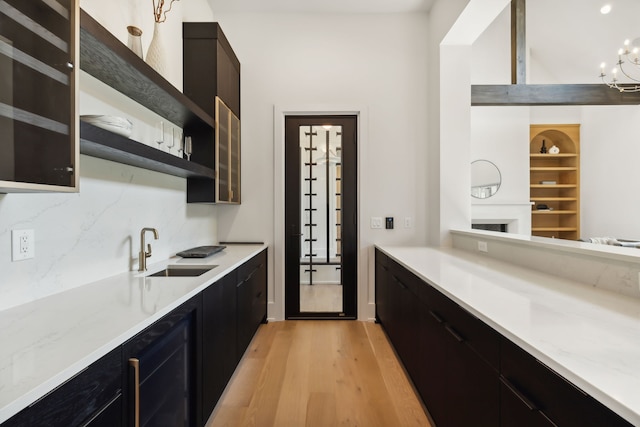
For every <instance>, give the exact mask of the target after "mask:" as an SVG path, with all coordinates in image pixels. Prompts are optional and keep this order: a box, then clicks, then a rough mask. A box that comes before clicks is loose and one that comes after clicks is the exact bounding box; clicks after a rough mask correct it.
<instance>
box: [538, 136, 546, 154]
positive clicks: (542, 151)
mask: <svg viewBox="0 0 640 427" xmlns="http://www.w3.org/2000/svg"><path fill="white" fill-rule="evenodd" d="M540 153H542V154H546V153H547V146H546V145H545V141H544V139H543V140H542V147H540Z"/></svg>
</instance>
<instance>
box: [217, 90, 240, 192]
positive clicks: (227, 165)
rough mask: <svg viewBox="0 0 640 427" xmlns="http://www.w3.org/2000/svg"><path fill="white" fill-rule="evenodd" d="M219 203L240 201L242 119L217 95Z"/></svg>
mask: <svg viewBox="0 0 640 427" xmlns="http://www.w3.org/2000/svg"><path fill="white" fill-rule="evenodd" d="M216 176H217V179H218V184H217V188H218V192H217V194H216V202H218V203H236V204H239V203H240V119H238V117H237V116H236V115H235V114H233V112H232V111H231V110H230V109H229V107H227V105H226V104H225V103H224V102H223V101H222V100H221V99H220V98H218V97H216Z"/></svg>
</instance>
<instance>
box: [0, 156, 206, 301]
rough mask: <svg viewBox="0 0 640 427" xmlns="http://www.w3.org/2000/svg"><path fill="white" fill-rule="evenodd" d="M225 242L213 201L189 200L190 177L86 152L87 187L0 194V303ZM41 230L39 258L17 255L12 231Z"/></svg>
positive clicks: (82, 168)
mask: <svg viewBox="0 0 640 427" xmlns="http://www.w3.org/2000/svg"><path fill="white" fill-rule="evenodd" d="M143 227H154V228H156V229H157V230H158V232H159V235H160V236H159V237H160V238H159V239H158V240H153V236H152V235H151V234H149V233H148V234H147V236H146V239H147V242H148V243H151V245H152V248H153V255H152V258H151V259H150V261H149V262H153V260H154V259H155V260H161V259H166V258H168V257H169V256H171V255H174V254H175V253H176V252H178V251H180V250H182V249H186V248H189V247H193V246H198V245H204V244H210V243H214V242H217V214H216V207H215V206H213V205H195V204H187V202H186V179H184V178H178V177H174V176H170V175H165V174H161V173H157V172H153V171H148V170H145V169H140V168H136V167H131V166H127V165H122V164H119V163H114V162H110V161H107V160H102V159H97V158H93V157H88V156H84V155H82V156H80V192H79V193H74V194H65V193H50V194H1V195H0V242H2V244H0V271H2V280H0V310H3V309H6V308H9V307H12V306H16V305H19V304H23V303H26V302H29V301H32V300H35V299H38V298H42V297H44V296H47V295H50V294H54V293H58V292H61V291H64V290H67V289H71V288H74V287H77V286H81V285H83V284H86V283H90V282H92V281H95V280H99V279H102V278H105V277H109V276H113V275H115V274H118V273H122V272H126V271H130V270H134V269H137V265H138V264H137V257H138V252H139V250H140V230H141V229H142V228H143ZM15 229H33V230H34V231H35V258H33V259H29V260H24V261H16V262H12V261H11V230H15Z"/></svg>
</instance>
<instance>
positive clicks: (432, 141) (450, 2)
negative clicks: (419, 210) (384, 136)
mask: <svg viewBox="0 0 640 427" xmlns="http://www.w3.org/2000/svg"><path fill="white" fill-rule="evenodd" d="M468 3H469V0H455V1H454V0H437V1H436V2H435V3H434V5H433V7H432V9H431V12H429V55H428V56H429V74H428V76H427V79H428V82H429V116H428V120H429V140H428V152H429V156H428V160H427V173H428V179H427V192H426V193H424V195H422V197H423V198H424V200H425V202H426V203H427V206H428V208H429V209H428V216H427V217H426V218H425V220H426V222H427V225H428V230H429V232H428V243H429V244H431V245H436V246H437V245H440V243H441V240H442V234H443V232H442V229H443V225H442V223H443V222H446V221H447V220H446V218H441V209H440V198H441V193H443V192H445V193H446V192H449V191H451V189H450V188H447V183H446V182H443V181H442V180H441V177H440V172H441V168H442V167H445V165H443V164H442V155H441V151H440V147H441V136H440V134H441V129H440V103H441V98H442V97H444V96H449V94H447V93H441V90H440V43H441V42H442V39H443V38H444V37H445V36H446V34H447V32H448V31H449V29H450V28H451V26H452V25H453V23H454V22H455V21H456V19H457V18H458V16H459V15H460V13H461V12H462V11H463V10H464V8H465V7H466V6H467V4H468Z"/></svg>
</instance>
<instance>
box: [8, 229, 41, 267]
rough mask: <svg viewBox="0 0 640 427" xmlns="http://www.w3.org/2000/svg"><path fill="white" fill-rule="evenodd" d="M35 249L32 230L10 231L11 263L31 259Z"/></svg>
mask: <svg viewBox="0 0 640 427" xmlns="http://www.w3.org/2000/svg"><path fill="white" fill-rule="evenodd" d="M35 249H36V248H35V233H34V231H33V230H11V259H12V260H13V261H22V260H25V259H30V258H33V257H34V256H35V252H36V251H35Z"/></svg>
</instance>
